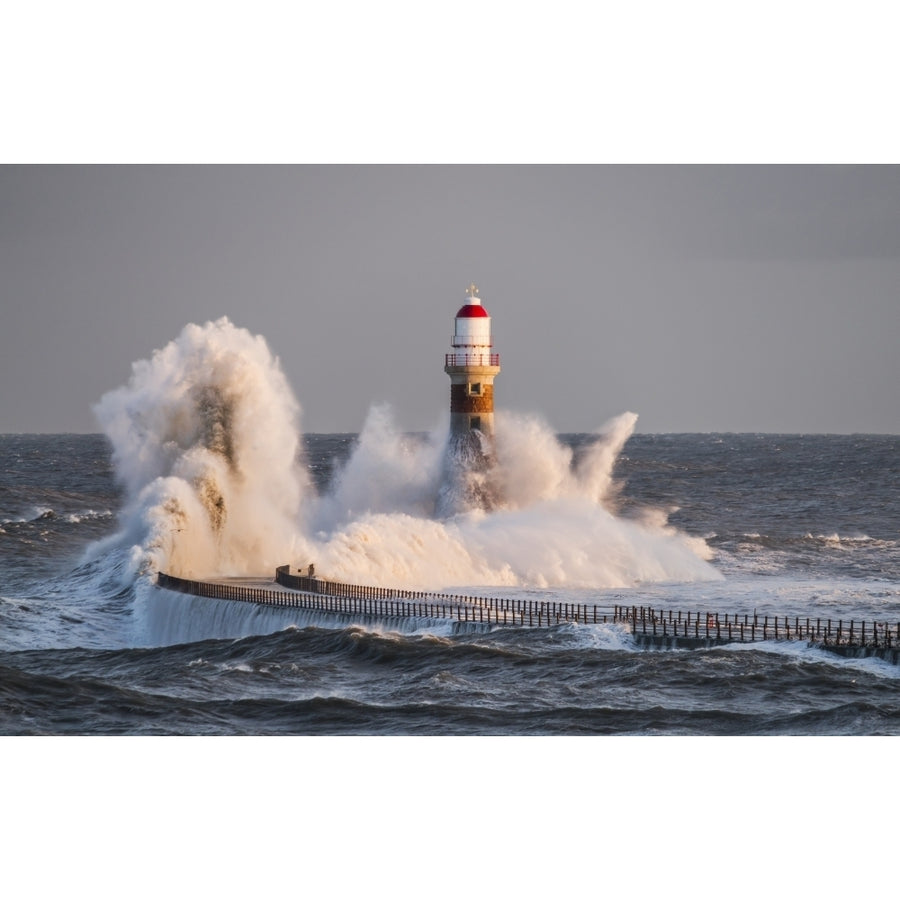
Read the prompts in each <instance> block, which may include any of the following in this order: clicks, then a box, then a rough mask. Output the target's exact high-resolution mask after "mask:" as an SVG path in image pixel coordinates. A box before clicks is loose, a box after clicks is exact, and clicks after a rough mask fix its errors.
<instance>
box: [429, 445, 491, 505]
mask: <svg viewBox="0 0 900 900" xmlns="http://www.w3.org/2000/svg"><path fill="white" fill-rule="evenodd" d="M494 464H495V459H494V448H493V442H492V441H491V438H490V436H488V435H486V434H484V433H483V432H481V431H479V430H477V429H471V430H467V431H452V430H451V432H450V436H449V437H448V439H447V448H446V450H445V452H444V469H443V474H442V477H441V487H440V490H439V491H438V498H437V503H436V508H435V512H436V514H437V516H438V517H439V518H448V517H450V516H455V515H458V514H459V513H464V512H470V511H471V510H473V509H482V510H485V511H487V510H491V509H493V508H494V505H495V492H494V489H493V485H492V479H491V474H492V471H493V468H494Z"/></svg>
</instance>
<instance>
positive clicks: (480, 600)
mask: <svg viewBox="0 0 900 900" xmlns="http://www.w3.org/2000/svg"><path fill="white" fill-rule="evenodd" d="M156 583H157V586H158V587H161V588H166V589H168V590H172V591H178V592H181V593H186V594H192V595H194V596H197V597H207V598H210V599H215V600H228V601H232V602H239V603H252V604H257V605H262V606H268V607H279V608H284V609H296V610H306V611H307V612H315V613H319V614H325V615H328V616H329V617H334V618H338V620H339V621H341V620H344V619H347V622H348V624H350V623H351V621H353V622H359V621H360V620H365V621H374V622H379V623H386V622H390V621H397V620H409V619H416V620H421V623H422V624H423V625H424V623H426V622H433V623H435V624H438V623H439V624H441V625H446V624H448V623H450V624H452V628H453V632H454V633H458V632H462V631H466V632H468V631H471V632H484V631H490V630H491V629H492V628H510V627H517V628H522V627H534V626H537V627H549V626H551V625H560V624H568V623H573V624H585V625H591V624H594V625H596V624H605V623H612V624H620V625H622V624H624V625H626V626H627V627H628V628H629V630H630V632H631V635H632V638H633V640H634V644H635V646H636V647H639V648H642V649H648V648H650V649H660V650H674V649H685V650H688V649H691V650H693V649H705V648H709V647H717V646H724V645H726V644H748V643H758V642H761V641H770V640H775V641H792V642H799V641H803V642H805V643H806V644H807V645H808V646H810V647H816V648H817V649H820V650H825V651H828V652H829V653H834V654H837V655H839V656H843V657H846V658H852V659H863V658H866V657H876V658H878V659H882V660H885V661H886V662H889V663H893V664H894V665H900V623H898V624H897V625H896V626H888V624H887V623H880V622H865V621H862V622H857V621H854V620H851V621H850V622H848V623H845V622H844V621H843V620H838V621H837V622H834V620H832V619H826V620H822V619H815V620H812V619H810V618H806V619H801V618H800V617H799V616H794V617H791V616H764V617H760V616H758V615H756V614H754V615H753V616H750V615H749V614H740V613H725V614H720V613H710V612H686V613H685V612H679V611H675V610H663V609H652V608H649V607H638V606H619V605H615V606H612V607H609V606H600V605H598V604H590V603H558V602H553V601H536V600H510V599H503V598H497V597H473V596H463V595H457V594H443V593H439V592H435V591H408V590H401V589H392V588H382V587H373V586H368V585H354V584H344V583H342V582H337V581H329V580H327V579H323V578H318V577H315V576H304V575H292V574H290V567H289V566H286V565H285V566H279V567H278V568H277V569H276V570H275V579H274V584H275V585H278V587H277V588H276V587H272V588H268V587H266V588H263V587H256V586H247V585H246V584H239V583H236V582H230V581H226V580H223V581H195V580H191V579H186V578H180V577H178V576H175V575H169V574H168V573H165V572H160V573H158V575H157V579H156Z"/></svg>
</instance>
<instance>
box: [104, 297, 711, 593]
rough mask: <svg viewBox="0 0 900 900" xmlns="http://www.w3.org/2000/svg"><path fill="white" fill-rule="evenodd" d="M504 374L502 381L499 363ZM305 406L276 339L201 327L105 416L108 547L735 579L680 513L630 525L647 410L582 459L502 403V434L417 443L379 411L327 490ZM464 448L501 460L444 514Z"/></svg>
mask: <svg viewBox="0 0 900 900" xmlns="http://www.w3.org/2000/svg"><path fill="white" fill-rule="evenodd" d="M467 305H470V304H467ZM471 305H476V304H471ZM479 318H484V317H482V316H479ZM477 337H478V338H479V339H481V338H483V337H484V332H481V333H480V334H478V335H477ZM488 337H489V331H488ZM475 346H478V345H475ZM491 352H492V351H491ZM490 368H492V369H493V370H495V371H499V360H497V362H496V363H495V364H494V365H493V366H491V367H490ZM469 374H471V373H469ZM482 384H483V382H482ZM482 396H483V395H482ZM299 411H300V405H299V403H298V402H297V400H296V399H295V398H294V395H293V392H292V391H291V389H290V387H289V385H288V383H287V381H286V379H285V378H284V376H283V374H282V372H281V368H280V364H279V362H278V360H277V359H276V358H274V357H273V356H272V354H271V353H270V351H269V349H268V347H267V346H266V343H265V341H264V339H263V338H262V337H258V336H257V337H254V336H252V335H251V334H250V333H249V332H247V331H246V330H244V329H241V328H238V327H235V326H234V325H232V324H231V323H230V322H229V321H228V320H227V319H220V320H218V321H217V322H208V323H206V324H205V325H203V326H198V325H189V326H187V327H186V328H185V329H184V331H183V332H182V334H181V335H180V336H179V337H178V338H177V339H176V340H174V341H173V342H172V343H171V344H169V345H168V346H166V347H165V348H163V349H162V350H160V351H157V352H156V353H155V354H154V355H153V357H152V359H151V360H149V361H141V362H139V363H136V364H135V366H134V372H133V375H132V378H131V380H130V381H129V383H128V384H127V385H125V386H124V387H122V388H119V389H118V390H116V391H113V392H111V393H110V394H107V395H106V396H105V397H104V398H103V400H102V401H101V402H100V404H98V406H97V408H96V412H97V416H98V419H99V420H100V422H101V424H102V425H103V427H104V430H105V431H106V434H107V435H108V437H109V439H110V440H111V442H112V444H113V458H114V463H115V466H116V470H117V473H118V478H119V481H120V483H121V484H122V486H123V488H124V491H125V498H124V503H123V507H122V512H121V514H120V530H119V533H118V534H117V535H115V536H114V537H112V538H110V539H108V540H107V541H106V542H104V548H106V549H109V548H110V546H111V545H113V546H114V547H117V548H119V549H120V550H122V551H123V552H124V553H125V554H126V556H127V557H128V558H129V559H130V561H131V563H130V564H131V567H132V568H133V569H136V570H138V571H143V572H147V573H152V572H154V571H156V570H159V569H163V570H167V571H170V572H172V573H173V574H180V575H183V576H185V577H202V576H204V575H211V574H232V575H233V574H248V575H262V574H269V573H270V571H271V569H272V568H273V566H274V565H277V564H282V563H285V562H290V563H291V564H292V565H297V566H305V565H308V564H309V563H310V562H315V565H316V571H317V573H318V574H319V575H320V576H324V577H326V578H333V579H335V580H339V581H345V582H354V583H365V584H373V585H384V586H394V587H406V588H413V589H442V588H447V587H449V586H490V585H497V586H499V585H519V586H536V587H552V586H570V587H620V586H630V585H633V584H635V583H638V582H643V581H651V582H660V581H663V582H670V581H682V582H684V581H698V580H710V579H718V578H720V577H721V576H720V575H719V573H718V572H717V571H716V570H715V569H714V568H713V567H712V566H711V565H710V564H709V562H708V561H707V560H708V559H709V558H710V556H711V553H710V551H709V549H708V548H707V546H706V544H705V543H704V541H702V540H700V539H697V538H692V537H689V536H687V535H685V534H682V533H680V532H678V531H677V530H675V529H674V528H671V527H669V526H668V525H667V523H666V512H665V511H656V512H655V513H654V514H653V515H647V516H645V517H643V518H641V519H638V518H624V517H620V516H617V515H616V514H615V509H614V501H615V495H616V485H615V483H614V479H613V466H614V464H615V459H616V456H617V454H618V452H619V450H620V449H621V447H622V446H623V445H624V443H625V442H626V441H627V439H628V437H629V436H630V434H631V432H632V430H633V427H634V423H635V421H636V418H637V417H636V416H634V415H633V414H630V413H627V414H623V415H622V416H620V417H618V419H616V420H614V421H613V422H612V423H609V425H608V426H604V427H602V428H600V429H598V431H597V432H596V434H595V436H594V438H593V439H592V440H591V441H590V442H589V443H588V446H587V447H586V448H583V449H581V450H580V451H579V453H577V454H576V453H575V452H574V451H573V450H572V449H571V448H570V447H568V446H566V445H564V444H563V443H561V442H560V441H559V440H558V438H557V437H556V436H555V435H554V434H553V433H552V431H551V430H550V428H549V427H548V426H547V425H546V423H544V422H543V421H542V420H541V419H540V418H538V417H537V416H530V417H523V416H514V415H510V414H504V413H503V412H500V413H497V414H496V421H494V415H495V414H494V413H493V410H491V419H490V428H489V429H485V430H482V428H480V427H479V428H472V427H471V423H469V424H470V427H468V428H467V429H457V430H456V431H454V429H453V427H452V424H451V423H450V422H449V421H448V420H447V418H446V414H445V415H444V416H443V417H441V420H440V423H439V424H438V425H437V426H436V427H435V428H434V429H433V431H432V432H431V433H430V434H428V435H426V436H414V435H409V434H405V433H403V432H401V431H399V430H398V429H397V428H396V427H395V425H394V423H393V418H392V414H391V411H390V409H389V408H388V407H386V406H379V407H374V408H373V409H372V411H371V412H370V414H369V417H368V419H367V421H366V423H365V425H364V427H363V429H362V432H361V433H360V435H359V436H358V438H357V439H356V440H355V442H354V447H353V449H352V451H351V452H350V453H349V455H348V457H347V458H346V461H345V462H343V463H342V464H340V465H338V466H337V467H336V469H335V471H334V473H333V475H332V477H331V478H330V479H329V480H328V482H327V484H325V485H324V486H322V487H319V488H318V489H316V488H315V487H314V486H313V485H312V484H311V479H310V477H309V475H308V471H307V468H306V466H305V463H304V455H303V448H302V442H301V435H300V431H299ZM451 416H452V413H451ZM484 421H485V420H484V419H483V418H482V420H481V423H480V424H482V425H483V424H484ZM462 438H464V439H465V440H466V441H468V440H473V441H478V448H477V449H478V451H479V452H480V453H481V454H482V461H483V460H489V464H488V465H486V466H485V467H484V468H482V469H478V468H477V467H475V468H474V469H471V470H470V472H474V474H475V475H476V476H478V477H477V478H476V483H480V485H481V486H482V487H483V488H484V490H485V491H488V492H489V495H490V502H489V503H488V504H482V503H468V504H467V503H465V502H460V503H459V504H458V510H457V511H455V512H452V513H450V514H446V515H436V514H435V510H436V509H437V508H438V507H439V506H440V503H441V501H442V497H443V499H446V491H447V479H446V476H447V459H448V448H450V447H456V448H460V447H463V446H464V441H463V440H462ZM457 499H458V498H457ZM469 499H471V495H469ZM99 549H103V548H98V550H99Z"/></svg>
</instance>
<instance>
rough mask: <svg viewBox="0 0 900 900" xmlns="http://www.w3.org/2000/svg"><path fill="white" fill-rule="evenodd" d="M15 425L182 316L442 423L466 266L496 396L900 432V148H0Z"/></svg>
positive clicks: (565, 422)
mask: <svg viewBox="0 0 900 900" xmlns="http://www.w3.org/2000/svg"><path fill="white" fill-rule="evenodd" d="M0 278H2V281H0V314H2V327H0V385H2V394H0V432H30V431H37V432H63V431H82V432H83V431H97V430H99V427H98V425H97V423H96V422H95V420H94V418H93V414H92V412H91V406H92V404H94V403H95V402H96V401H97V400H99V399H100V397H101V396H102V395H103V393H104V392H106V391H108V390H111V389H113V388H116V387H118V386H119V385H121V384H123V383H125V382H126V381H127V379H128V377H129V374H130V365H131V363H132V361H134V360H137V359H141V358H148V357H149V356H150V354H151V353H152V351H153V350H154V349H156V348H158V347H162V346H163V345H165V344H166V343H168V342H169V341H170V340H172V339H173V338H175V337H176V336H177V335H178V334H179V333H180V331H181V329H182V328H183V326H184V325H185V324H187V323H189V322H196V323H203V322H205V321H208V320H210V319H216V318H218V317H220V316H223V315H225V316H228V317H229V318H230V319H231V320H232V322H234V324H236V325H239V326H242V327H244V328H247V329H248V330H249V331H251V332H252V333H254V334H260V335H262V336H263V337H265V339H266V340H267V342H268V344H269V346H270V347H271V349H272V351H273V352H274V353H275V354H276V355H278V357H279V358H280V359H281V363H282V366H283V369H284V371H285V373H286V376H287V378H288V380H289V382H290V383H291V385H292V387H293V389H294V392H295V394H296V395H297V398H298V400H299V402H300V404H301V406H302V409H303V427H304V430H305V431H307V432H329V431H358V430H359V429H360V428H361V426H362V424H363V421H364V419H365V415H366V411H367V409H368V408H369V406H370V405H371V404H373V403H380V402H388V403H390V405H391V406H392V408H393V409H394V412H395V417H396V420H397V422H398V424H399V425H400V426H401V427H404V428H408V429H412V430H418V429H427V428H430V427H432V426H433V425H434V424H436V422H437V420H438V418H439V416H440V414H441V412H442V411H443V410H444V409H445V408H446V407H447V405H448V403H449V379H448V378H447V376H446V375H445V374H444V372H443V354H444V353H445V352H446V350H447V349H448V343H449V338H450V334H451V331H452V319H453V315H454V313H455V312H456V309H457V308H458V307H459V306H460V305H461V303H462V302H463V300H464V292H465V288H466V286H467V285H468V284H469V282H470V281H473V280H474V281H475V283H476V284H478V286H479V287H480V290H481V296H482V299H483V301H484V304H485V306H486V307H487V308H488V310H489V311H490V313H491V315H492V317H493V331H494V343H495V348H496V350H497V351H499V353H500V354H501V364H502V372H501V374H500V375H499V376H498V378H497V382H496V386H495V387H496V395H495V396H496V408H497V409H498V410H500V409H510V410H515V411H519V412H534V413H537V414H539V415H541V416H543V417H544V418H545V419H546V420H547V421H548V422H549V423H550V424H551V426H552V427H553V428H554V429H556V430H557V431H561V432H562V431H589V430H592V429H594V428H596V427H597V426H599V425H601V424H602V423H603V422H604V421H605V420H606V419H608V418H609V417H611V416H613V415H616V414H618V413H620V412H624V411H626V410H630V411H632V412H635V413H637V414H638V415H639V416H640V418H639V421H638V430H639V431H644V432H686V431H782V432H877V433H898V432H900V399H898V398H900V392H898V390H897V386H898V381H900V354H898V353H897V349H896V344H897V341H898V338H900V168H897V167H894V166H861V167H843V166H703V165H699V166H616V165H597V166H565V165H546V166H478V165H472V166H441V165H432V166H352V165H347V166H314V165H300V166H170V167H166V166H159V167H147V166H93V167H91V166H61V167H56V166H13V165H6V166H2V167H0Z"/></svg>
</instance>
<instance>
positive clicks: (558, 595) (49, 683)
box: [0, 434, 900, 736]
mask: <svg viewBox="0 0 900 900" xmlns="http://www.w3.org/2000/svg"><path fill="white" fill-rule="evenodd" d="M589 440H590V438H589V436H586V435H565V436H561V443H563V444H565V445H566V446H570V447H574V448H578V447H579V446H581V445H583V444H586V443H587V442H588V441H589ZM357 443H358V436H355V435H309V436H307V437H306V438H305V445H306V450H307V457H306V458H307V461H308V462H307V464H308V468H309V471H310V472H311V475H312V478H313V480H314V482H315V483H316V485H317V487H318V489H319V490H320V491H323V492H324V491H327V489H328V485H329V482H330V480H331V479H332V478H333V477H334V473H335V472H336V471H339V470H340V467H341V465H342V464H343V463H344V462H345V461H346V460H347V459H348V458H349V456H350V454H351V451H352V450H353V448H354V447H355V446H356V445H357ZM898 449H900V439H898V438H896V437H890V436H888V437H885V436H870V435H854V436H822V435H811V436H799V435H705V434H704V435H641V434H634V435H632V436H631V437H630V438H629V439H628V440H627V443H626V445H625V447H624V449H623V450H622V452H621V453H620V455H619V457H618V459H617V460H616V462H615V467H614V477H615V480H616V482H617V484H618V486H619V489H618V493H617V501H616V502H617V512H616V515H617V516H618V517H620V518H623V519H627V518H628V517H629V516H635V515H640V513H641V510H644V509H648V508H649V509H656V510H665V511H667V514H668V523H669V526H668V527H670V528H674V529H677V530H678V531H679V532H683V533H685V534H687V535H690V536H694V537H697V538H702V539H703V540H704V541H705V542H706V545H707V546H708V547H709V548H710V549H711V552H712V556H711V559H710V560H709V563H710V564H711V566H712V567H713V568H714V569H715V571H716V572H717V573H718V576H719V577H716V578H712V579H708V580H706V579H704V580H695V581H687V582H681V583H678V582H672V583H666V582H648V583H639V582H636V583H634V584H631V585H628V586H624V587H621V586H620V587H613V588H596V589H594V588H589V587H584V586H578V587H571V588H566V587H559V586H556V587H536V586H497V585H486V586H484V587H483V592H484V593H485V594H489V595H492V596H511V597H517V596H530V597H534V596H541V597H548V598H550V597H552V598H553V599H560V600H563V601H568V600H571V601H572V602H598V603H604V604H612V603H626V604H651V605H654V606H657V607H661V608H674V609H681V610H688V609H690V610H706V609H711V610H716V611H720V612H725V611H729V612H731V611H735V612H751V613H752V612H753V611H758V612H759V613H760V614H764V613H768V614H790V615H800V616H813V617H815V616H821V617H823V618H826V617H827V618H832V619H839V618H843V619H845V620H846V619H851V618H855V619H861V618H865V619H868V620H879V621H886V622H890V623H894V624H896V622H898V621H900V490H898V488H900V463H898V459H900V457H898ZM0 460H2V471H0V571H2V586H0V732H2V733H3V734H6V735H40V734H45V735H164V734H170V735H173V734H174V735H330V736H339V735H399V736H408V735H429V736H448V735H479V736H487V735H495V736H506V735H511V736H526V735H542V736H548V735H558V736H575V735H632V736H634V735H694V736H723V735H732V736H757V735H830V736H831V735H833V736H837V735H896V734H897V733H898V732H900V690H898V689H900V669H898V667H897V666H894V665H891V664H889V663H886V662H883V661H881V660H877V659H864V660H847V659H841V658H837V657H834V656H832V655H830V654H828V653H827V652H825V651H822V650H818V649H814V648H809V647H807V646H806V645H805V644H787V643H776V642H769V643H766V644H755V645H753V646H746V645H744V646H739V645H734V646H725V647H719V648H715V649H705V650H693V651H684V650H679V651H647V650H640V649H637V648H636V647H635V646H634V645H633V644H632V643H631V641H630V639H629V637H628V635H627V633H625V632H624V631H623V630H622V629H620V628H619V627H616V626H612V625H608V626H600V625H597V626H584V625H565V626H557V627H550V628H527V629H508V630H504V629H497V630H494V631H492V632H490V633H487V634H453V633H450V632H449V631H441V630H439V629H431V630H429V629H427V628H423V629H419V630H414V631H411V632H399V631H393V630H386V629H384V628H381V627H378V626H377V625H376V626H373V625H372V624H371V623H366V622H360V623H356V624H353V625H350V626H349V627H347V626H343V627H335V624H334V623H331V622H329V621H328V620H327V619H325V618H323V619H321V620H320V621H316V622H314V623H306V624H302V625H298V624H296V623H292V622H291V621H289V620H286V619H285V618H284V613H280V616H281V617H280V618H279V616H276V615H274V614H271V615H269V617H268V618H267V617H266V616H261V617H260V616H257V617H256V618H254V619H253V620H252V621H250V619H248V617H247V616H246V615H243V617H242V616H240V615H237V614H235V615H234V616H233V617H231V618H229V616H228V615H227V614H226V615H224V616H223V614H222V613H221V610H219V611H218V612H216V611H215V610H214V609H212V607H214V606H216V605H217V604H219V603H221V601H209V600H201V599H199V598H191V597H186V596H183V595H172V594H169V593H168V592H162V591H160V590H159V589H158V588H156V587H154V585H153V578H152V573H141V574H134V573H133V572H132V571H131V570H130V568H129V566H128V564H127V558H126V557H125V556H123V554H122V553H121V552H120V551H113V550H110V551H109V553H104V552H102V551H101V552H100V553H99V555H98V553H97V547H98V546H100V547H101V548H102V546H103V545H102V543H101V544H99V545H98V543H97V542H99V541H102V540H103V539H107V538H108V537H109V535H111V534H113V533H114V532H116V530H117V528H118V527H119V521H118V518H117V517H118V516H119V514H120V511H121V502H122V493H121V488H120V487H119V486H117V483H116V481H115V479H114V470H113V464H112V461H111V456H110V447H109V444H108V442H107V440H106V438H105V437H103V436H100V435H37V436H34V435H32V436H29V435H5V436H0ZM89 548H93V551H92V553H88V552H87V551H88V550H89ZM595 552H596V553H597V554H603V553H604V552H605V548H604V547H603V546H597V547H596V551H595ZM434 587H436V588H448V589H452V588H453V587H454V585H452V584H448V585H434ZM465 589H466V592H467V593H470V594H477V593H478V592H479V591H478V586H477V585H467V586H466V588H465ZM182 608H183V614H184V622H185V631H184V639H178V635H177V629H176V630H175V632H174V633H173V631H172V627H171V621H172V617H173V616H174V617H175V618H177V617H178V616H180V615H181V611H182ZM160 610H164V613H165V617H166V622H167V623H168V625H167V628H168V630H167V631H166V637H165V640H160V639H159V638H158V637H157V634H159V633H162V632H161V631H160V630H159V629H158V627H157V626H158V625H159V622H160V620H161V616H162V614H163V613H162V612H160ZM173 610H174V612H173ZM188 623H189V627H188ZM206 623H208V631H209V633H208V634H204V633H203V632H204V628H205V627H207V625H206ZM154 629H156V631H157V634H154Z"/></svg>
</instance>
